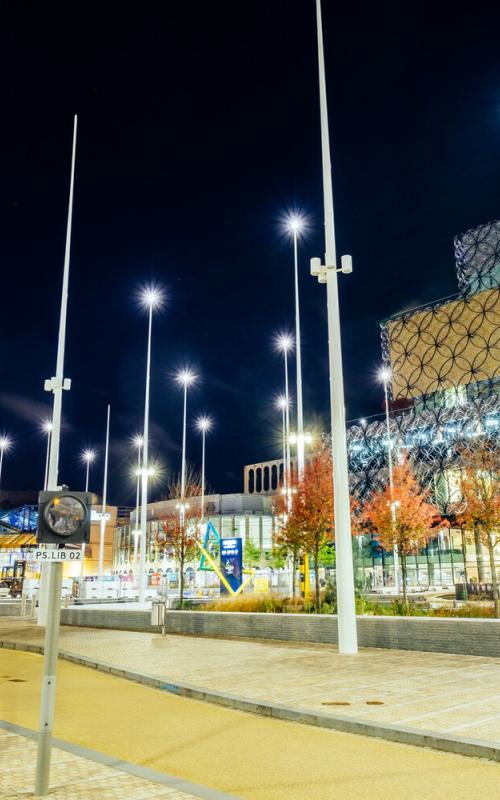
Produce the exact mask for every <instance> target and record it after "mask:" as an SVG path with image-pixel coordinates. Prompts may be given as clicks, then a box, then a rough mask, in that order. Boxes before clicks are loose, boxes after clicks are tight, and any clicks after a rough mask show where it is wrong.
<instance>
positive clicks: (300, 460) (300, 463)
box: [293, 229, 304, 483]
mask: <svg viewBox="0 0 500 800" xmlns="http://www.w3.org/2000/svg"><path fill="white" fill-rule="evenodd" d="M297 237H298V231H297V230H296V229H295V230H294V231H293V260H294V270H295V342H296V344H295V347H296V351H295V359H296V361H295V363H296V368H297V477H298V481H299V483H300V482H301V481H302V480H303V478H304V415H303V405H302V354H301V341H300V307H299V257H298V246H297Z"/></svg>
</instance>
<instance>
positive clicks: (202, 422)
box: [195, 417, 214, 433]
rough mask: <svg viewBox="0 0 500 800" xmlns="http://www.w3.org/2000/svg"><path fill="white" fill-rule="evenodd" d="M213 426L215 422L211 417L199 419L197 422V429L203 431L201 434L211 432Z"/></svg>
mask: <svg viewBox="0 0 500 800" xmlns="http://www.w3.org/2000/svg"><path fill="white" fill-rule="evenodd" d="M213 424H214V423H213V420H212V419H211V418H210V417H198V418H197V419H196V420H195V425H196V428H197V429H198V430H199V431H201V433H206V432H207V431H209V430H210V428H211V427H212V426H213Z"/></svg>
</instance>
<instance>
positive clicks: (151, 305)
mask: <svg viewBox="0 0 500 800" xmlns="http://www.w3.org/2000/svg"><path fill="white" fill-rule="evenodd" d="M141 300H142V304H143V306H145V307H146V308H147V309H148V346H147V356H146V391H145V399H144V433H143V437H142V496H141V536H140V547H139V602H140V603H143V602H144V598H145V594H146V536H147V523H148V477H149V473H148V458H149V387H150V382H151V334H152V329H153V311H154V310H155V308H158V307H159V306H160V305H161V303H162V300H163V297H162V293H161V292H160V291H159V290H158V289H155V288H153V287H151V288H149V289H145V290H144V292H143V293H142V297H141Z"/></svg>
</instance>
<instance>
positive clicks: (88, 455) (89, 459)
mask: <svg viewBox="0 0 500 800" xmlns="http://www.w3.org/2000/svg"><path fill="white" fill-rule="evenodd" d="M81 459H82V461H83V463H84V464H85V491H86V492H88V490H89V477H90V465H91V464H92V463H93V461H95V450H91V449H87V450H84V451H83V452H82V455H81ZM84 561H85V542H84V543H83V544H82V560H81V561H80V578H82V577H83V566H84Z"/></svg>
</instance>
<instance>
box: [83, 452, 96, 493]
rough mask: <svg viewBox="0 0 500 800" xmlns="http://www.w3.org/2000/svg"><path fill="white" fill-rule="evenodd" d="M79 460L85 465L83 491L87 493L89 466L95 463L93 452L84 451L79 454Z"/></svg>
mask: <svg viewBox="0 0 500 800" xmlns="http://www.w3.org/2000/svg"><path fill="white" fill-rule="evenodd" d="M81 459H82V461H83V463H84V464H85V465H86V468H85V491H86V492H88V490H89V475H90V465H91V464H92V463H93V462H94V461H95V450H90V449H88V450H84V451H83V452H82V454H81Z"/></svg>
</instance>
